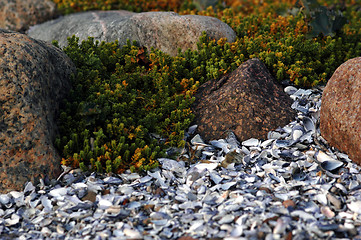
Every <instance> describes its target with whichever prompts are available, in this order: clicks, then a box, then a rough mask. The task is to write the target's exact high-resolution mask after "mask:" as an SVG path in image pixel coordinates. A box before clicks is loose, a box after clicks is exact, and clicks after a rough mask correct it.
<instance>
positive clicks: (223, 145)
mask: <svg viewBox="0 0 361 240" xmlns="http://www.w3.org/2000/svg"><path fill="white" fill-rule="evenodd" d="M209 143H210V144H212V146H215V147H217V148H220V149H222V150H223V152H224V153H228V152H229V151H230V149H231V145H230V144H229V143H227V142H226V141H225V140H223V139H220V140H212V141H210V142H209Z"/></svg>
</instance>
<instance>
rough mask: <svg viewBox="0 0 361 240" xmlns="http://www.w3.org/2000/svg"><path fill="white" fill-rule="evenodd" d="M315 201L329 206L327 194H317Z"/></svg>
mask: <svg viewBox="0 0 361 240" xmlns="http://www.w3.org/2000/svg"><path fill="white" fill-rule="evenodd" d="M315 199H316V200H317V201H318V202H319V203H321V204H322V205H327V196H326V194H325V193H321V194H317V195H316V196H315Z"/></svg>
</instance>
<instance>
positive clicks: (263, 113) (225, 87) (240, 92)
mask: <svg viewBox="0 0 361 240" xmlns="http://www.w3.org/2000/svg"><path fill="white" fill-rule="evenodd" d="M195 97H196V101H195V103H194V105H193V111H194V113H195V124H197V125H198V128H197V131H198V132H199V133H200V135H201V136H202V137H204V139H205V140H207V141H209V140H212V139H219V138H226V137H227V134H228V132H229V130H231V131H233V132H234V133H235V134H236V136H237V138H238V140H240V141H244V140H247V139H249V138H259V139H267V133H268V132H269V131H271V130H274V129H276V128H277V127H279V126H284V125H286V124H288V123H289V122H290V121H292V120H293V119H294V118H295V116H296V113H295V111H294V110H293V109H291V105H292V100H291V98H290V97H289V96H288V95H287V94H286V93H285V92H284V91H283V89H282V87H280V86H279V85H277V84H275V82H274V79H273V77H272V76H271V74H270V73H269V71H268V69H267V68H266V66H265V65H264V64H263V63H262V62H261V61H260V60H259V59H257V58H253V59H250V60H248V61H247V62H245V63H243V64H242V65H241V66H239V68H238V69H236V70H235V71H233V72H232V73H230V74H229V75H227V76H224V77H222V78H221V79H218V80H211V81H208V82H206V83H204V84H202V85H201V86H200V88H199V90H198V92H197V93H196V95H195Z"/></svg>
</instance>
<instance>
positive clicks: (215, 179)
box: [209, 172, 223, 184]
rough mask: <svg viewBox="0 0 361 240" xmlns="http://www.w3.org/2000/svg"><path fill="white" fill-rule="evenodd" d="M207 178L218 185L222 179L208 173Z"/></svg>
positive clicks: (212, 173)
mask: <svg viewBox="0 0 361 240" xmlns="http://www.w3.org/2000/svg"><path fill="white" fill-rule="evenodd" d="M209 176H210V177H211V179H212V181H213V182H214V183H215V184H218V183H220V182H222V180H223V178H222V177H220V176H219V175H218V174H216V173H214V172H210V173H209Z"/></svg>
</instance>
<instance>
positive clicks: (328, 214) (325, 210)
mask: <svg viewBox="0 0 361 240" xmlns="http://www.w3.org/2000/svg"><path fill="white" fill-rule="evenodd" d="M320 210H321V213H322V214H323V215H325V216H326V217H327V218H333V217H334V216H335V213H334V212H333V211H332V210H331V209H330V208H329V207H328V206H322V207H321V209H320Z"/></svg>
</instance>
